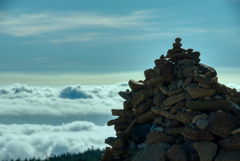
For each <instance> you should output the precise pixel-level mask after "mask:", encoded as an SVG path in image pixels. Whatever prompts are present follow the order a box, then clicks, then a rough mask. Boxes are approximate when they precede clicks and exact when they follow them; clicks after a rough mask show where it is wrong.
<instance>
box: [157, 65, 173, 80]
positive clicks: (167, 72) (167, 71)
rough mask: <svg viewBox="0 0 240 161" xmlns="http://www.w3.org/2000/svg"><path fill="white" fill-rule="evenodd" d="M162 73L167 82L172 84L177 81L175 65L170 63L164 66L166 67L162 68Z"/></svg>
mask: <svg viewBox="0 0 240 161" xmlns="http://www.w3.org/2000/svg"><path fill="white" fill-rule="evenodd" d="M161 71H162V74H163V77H164V78H165V80H166V81H168V82H170V83H171V82H172V81H175V79H176V76H175V75H174V65H172V64H170V63H167V64H164V66H163V67H162V68H161Z"/></svg>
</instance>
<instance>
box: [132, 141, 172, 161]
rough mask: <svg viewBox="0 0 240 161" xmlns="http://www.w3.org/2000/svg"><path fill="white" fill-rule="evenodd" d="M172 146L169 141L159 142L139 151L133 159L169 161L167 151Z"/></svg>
mask: <svg viewBox="0 0 240 161" xmlns="http://www.w3.org/2000/svg"><path fill="white" fill-rule="evenodd" d="M170 147H171V146H170V145H169V144H168V143H157V144H152V145H150V146H148V147H146V148H145V149H144V150H142V151H140V152H138V153H137V155H136V156H135V157H134V158H133V160H132V161H146V160H151V161H167V156H166V152H167V150H168V149H169V148H170Z"/></svg>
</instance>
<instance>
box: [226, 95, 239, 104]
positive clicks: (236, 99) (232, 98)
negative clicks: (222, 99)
mask: <svg viewBox="0 0 240 161" xmlns="http://www.w3.org/2000/svg"><path fill="white" fill-rule="evenodd" d="M228 97H229V98H230V100H231V101H232V102H234V103H238V102H239V98H237V97H233V96H230V95H229V96H228Z"/></svg>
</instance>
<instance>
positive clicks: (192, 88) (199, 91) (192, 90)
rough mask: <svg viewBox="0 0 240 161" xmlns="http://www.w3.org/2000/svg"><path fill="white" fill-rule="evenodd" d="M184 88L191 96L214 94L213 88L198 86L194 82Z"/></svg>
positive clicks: (198, 96)
mask: <svg viewBox="0 0 240 161" xmlns="http://www.w3.org/2000/svg"><path fill="white" fill-rule="evenodd" d="M185 90H186V91H187V92H188V93H189V94H190V95H191V96H192V98H201V97H205V96H212V95H214V94H215V90H214V89H205V88H199V87H198V85H197V84H196V83H191V84H189V85H188V86H187V87H186V88H185Z"/></svg>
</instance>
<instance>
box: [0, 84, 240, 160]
mask: <svg viewBox="0 0 240 161" xmlns="http://www.w3.org/2000/svg"><path fill="white" fill-rule="evenodd" d="M227 86H229V87H231V88H236V89H237V90H238V91H240V86H238V85H235V84H227ZM126 89H129V87H128V84H127V83H118V84H114V85H68V86H65V87H37V86H28V85H23V84H13V85H9V86H4V87H0V160H3V159H4V160H6V159H8V160H10V159H17V158H18V157H20V158H21V159H25V158H29V157H40V158H42V159H44V158H46V157H47V156H50V155H51V154H61V153H65V152H73V153H74V152H79V151H80V152H83V151H85V150H87V149H88V148H91V146H94V147H95V148H100V149H102V148H104V147H106V146H107V145H106V144H105V143H104V139H105V138H107V137H110V136H115V131H114V129H113V127H112V126H111V127H108V126H107V125H106V123H107V121H109V120H110V119H112V118H116V117H114V116H111V109H121V108H122V107H123V101H124V100H123V99H122V98H121V97H120V96H119V95H118V92H119V91H125V90H126Z"/></svg>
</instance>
